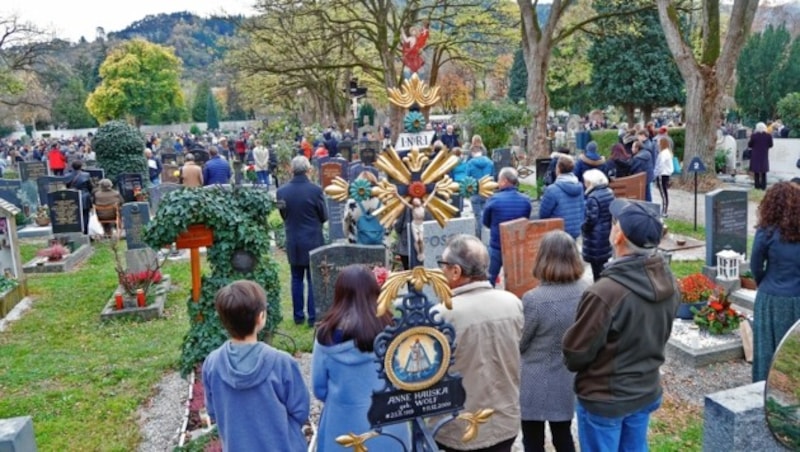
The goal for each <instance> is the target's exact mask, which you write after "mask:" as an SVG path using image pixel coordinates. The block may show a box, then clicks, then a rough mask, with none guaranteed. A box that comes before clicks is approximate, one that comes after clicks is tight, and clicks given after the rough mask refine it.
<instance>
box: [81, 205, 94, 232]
mask: <svg viewBox="0 0 800 452" xmlns="http://www.w3.org/2000/svg"><path fill="white" fill-rule="evenodd" d="M91 211H92V209H87V210H84V211H83V233H84V234H87V235H88V234H89V213H90V212H91Z"/></svg>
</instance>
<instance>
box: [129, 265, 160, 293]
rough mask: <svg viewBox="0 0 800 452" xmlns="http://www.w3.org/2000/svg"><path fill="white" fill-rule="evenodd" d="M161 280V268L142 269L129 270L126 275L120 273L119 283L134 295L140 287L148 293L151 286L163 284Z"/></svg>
mask: <svg viewBox="0 0 800 452" xmlns="http://www.w3.org/2000/svg"><path fill="white" fill-rule="evenodd" d="M161 280H162V275H161V271H160V270H142V271H139V272H127V273H125V274H124V276H123V275H120V278H119V284H120V286H122V288H123V290H125V293H126V294H127V295H128V296H130V297H133V296H136V293H137V291H138V290H139V289H141V290H142V291H143V292H144V293H145V295H146V294H147V292H148V290H149V289H150V287H151V286H152V285H157V284H161Z"/></svg>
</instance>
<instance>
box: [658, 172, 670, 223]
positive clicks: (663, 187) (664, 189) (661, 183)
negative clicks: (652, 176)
mask: <svg viewBox="0 0 800 452" xmlns="http://www.w3.org/2000/svg"><path fill="white" fill-rule="evenodd" d="M656 184H657V185H658V193H659V194H661V213H662V214H664V215H666V214H667V209H668V208H669V176H658V178H657V179H656Z"/></svg>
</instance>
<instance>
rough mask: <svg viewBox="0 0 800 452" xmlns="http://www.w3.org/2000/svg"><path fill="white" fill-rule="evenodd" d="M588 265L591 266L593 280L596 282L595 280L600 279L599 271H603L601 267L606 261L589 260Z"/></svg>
mask: <svg viewBox="0 0 800 452" xmlns="http://www.w3.org/2000/svg"><path fill="white" fill-rule="evenodd" d="M589 265H591V266H592V276H593V277H594V281H595V282H597V280H598V279H600V272H602V271H603V267H605V266H606V263H605V262H600V261H592V262H589Z"/></svg>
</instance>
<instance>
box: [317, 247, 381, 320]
mask: <svg viewBox="0 0 800 452" xmlns="http://www.w3.org/2000/svg"><path fill="white" fill-rule="evenodd" d="M309 263H310V267H311V285H312V287H313V291H314V306H315V308H316V311H317V319H321V318H322V317H323V316H324V315H325V313H326V312H327V311H328V309H330V307H331V304H333V289H334V286H335V284H336V278H337V277H338V276H339V272H340V271H341V270H342V269H343V268H344V267H347V266H348V265H352V264H363V265H366V266H368V267H370V268H372V267H375V266H382V267H386V248H385V247H384V246H383V245H355V244H349V243H334V244H331V245H325V246H321V247H319V248H317V249H314V250H312V251H311V253H310V255H309Z"/></svg>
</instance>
